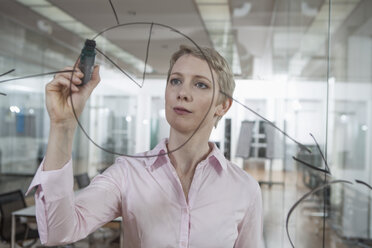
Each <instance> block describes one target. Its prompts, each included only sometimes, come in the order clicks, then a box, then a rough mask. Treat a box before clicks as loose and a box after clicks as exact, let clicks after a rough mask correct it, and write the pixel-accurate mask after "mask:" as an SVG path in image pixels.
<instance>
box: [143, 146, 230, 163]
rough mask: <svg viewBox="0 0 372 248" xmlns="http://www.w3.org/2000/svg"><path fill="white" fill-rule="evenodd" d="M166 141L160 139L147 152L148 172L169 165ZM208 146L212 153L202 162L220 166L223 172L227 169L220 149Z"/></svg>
mask: <svg viewBox="0 0 372 248" xmlns="http://www.w3.org/2000/svg"><path fill="white" fill-rule="evenodd" d="M167 143H168V139H162V140H161V141H160V142H159V144H158V145H156V147H155V148H154V149H152V150H151V151H149V152H147V154H146V155H148V156H150V157H149V158H148V160H147V161H146V168H147V169H150V170H154V169H156V168H159V167H160V166H162V165H164V164H166V163H170V160H169V157H168V154H167V153H168V149H167V145H166V144H167ZM209 145H210V146H211V147H212V151H211V152H210V153H209V155H208V157H207V158H206V159H205V160H204V161H206V160H208V161H209V163H210V164H211V165H213V166H216V165H217V166H220V167H221V168H222V169H223V170H226V168H227V161H226V158H225V156H224V155H223V153H222V152H221V150H220V149H218V147H217V146H216V144H215V143H213V142H209Z"/></svg>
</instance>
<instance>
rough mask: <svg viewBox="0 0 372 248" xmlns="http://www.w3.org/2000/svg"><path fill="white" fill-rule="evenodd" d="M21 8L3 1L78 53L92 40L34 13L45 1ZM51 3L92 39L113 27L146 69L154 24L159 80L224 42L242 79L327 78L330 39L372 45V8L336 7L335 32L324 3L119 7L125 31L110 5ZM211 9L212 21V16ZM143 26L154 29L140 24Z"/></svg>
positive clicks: (356, 0)
mask: <svg viewBox="0 0 372 248" xmlns="http://www.w3.org/2000/svg"><path fill="white" fill-rule="evenodd" d="M19 1H20V2H17V1H14V0H2V1H0V11H1V12H3V14H5V15H8V16H9V17H11V18H12V19H14V20H16V21H17V22H19V23H22V24H23V25H27V26H28V27H30V28H33V29H37V30H39V31H40V28H41V27H40V25H39V26H38V25H37V23H38V21H39V20H40V19H42V20H44V21H45V22H46V23H47V25H49V26H48V27H50V30H49V31H48V32H49V35H51V36H53V38H54V39H56V40H58V41H60V42H61V43H63V44H65V45H67V46H71V47H72V48H73V50H75V51H79V50H80V49H81V45H82V42H83V40H84V39H83V37H84V35H82V34H77V33H74V32H73V31H71V30H66V28H63V26H61V23H59V22H58V21H56V20H53V18H52V17H51V16H52V13H53V12H50V13H51V14H50V15H49V17H48V15H44V16H43V15H40V13H37V12H35V11H34V10H35V9H33V8H39V9H40V8H43V7H44V8H46V10H47V8H49V7H50V6H40V4H39V3H38V1H37V0H23V1H21V0H19ZM43 1H45V2H47V3H48V4H50V5H52V6H55V7H57V8H58V9H60V10H62V11H63V12H65V13H66V14H68V15H69V16H71V17H72V18H73V19H74V20H76V21H78V22H80V23H81V24H83V25H84V26H86V27H88V28H89V29H90V30H92V31H93V32H90V33H86V36H85V38H92V35H94V33H100V32H102V31H103V30H105V29H106V28H109V27H113V29H111V30H109V31H106V32H104V33H102V34H101V35H100V38H101V37H102V38H103V37H104V39H103V40H104V41H109V42H110V43H111V44H113V45H114V46H115V47H116V50H115V51H117V49H122V50H123V51H125V52H126V53H128V54H130V55H131V56H133V57H134V58H136V59H138V60H140V61H145V60H146V51H147V45H148V40H149V34H150V28H151V23H154V25H153V26H152V32H151V42H150V44H149V53H148V61H147V62H148V65H149V68H148V70H147V73H149V74H152V75H153V76H157V75H164V74H165V73H166V72H167V69H168V66H169V57H170V55H171V54H172V53H173V52H174V51H175V50H176V49H177V48H178V47H179V45H180V44H190V45H192V44H193V43H192V42H195V43H196V44H197V45H199V46H217V45H216V44H219V43H218V42H217V41H218V40H220V41H221V43H223V41H225V43H226V41H227V43H229V44H230V43H231V44H233V47H231V46H230V49H229V50H226V51H228V53H229V52H230V51H231V53H232V51H234V49H235V50H236V54H235V55H231V54H226V53H223V52H222V53H223V54H224V55H225V56H226V57H229V58H231V59H230V61H229V62H231V63H232V64H233V61H234V59H235V60H236V61H237V64H238V66H239V69H238V70H235V66H234V71H235V73H236V74H237V76H238V77H242V78H255V77H260V76H262V75H280V74H284V73H286V74H290V75H293V76H298V77H310V78H321V77H324V76H325V75H326V74H327V72H326V68H327V66H326V65H327V57H328V50H327V44H328V42H327V41H328V39H327V38H328V32H329V33H330V34H331V37H337V40H335V39H333V40H332V42H333V43H336V42H338V43H342V44H344V45H345V43H347V37H349V36H350V35H352V34H359V35H363V36H367V37H372V16H371V14H370V13H371V12H370V10H372V4H371V3H372V1H370V0H348V1H345V0H333V1H332V19H331V20H332V22H331V24H332V26H331V28H330V29H329V26H328V17H329V15H328V7H329V6H328V1H324V0H302V1H299V0H230V1H228V0H195V1H193V0H156V1H155V0H153V1H148V0H146V1H145V0H112V4H113V6H114V9H115V11H116V13H117V17H118V21H119V23H120V24H127V25H121V26H120V25H119V26H117V20H116V18H115V15H114V12H113V9H112V7H111V5H110V2H109V0H63V1H61V0H43ZM21 2H23V3H21ZM25 2H27V4H25ZM207 7H208V8H209V12H208V16H206V14H204V10H205V9H206V8H207ZM222 7H226V8H225V9H227V10H228V13H226V11H225V12H223V8H222ZM368 9H369V12H367V11H368ZM46 13H48V12H46ZM222 16H223V18H221V17H222ZM49 18H50V19H49ZM136 22H141V23H143V22H145V23H146V24H133V23H136ZM39 24H40V23H39ZM158 24H162V25H165V26H162V25H158ZM115 26H117V27H115ZM166 26H169V27H171V28H173V29H175V30H178V31H179V33H178V32H174V30H172V29H170V28H168V27H166ZM213 28H214V29H213ZM103 40H102V43H101V42H100V40H99V39H97V47H99V48H101V50H103V51H105V49H107V55H109V56H110V57H111V58H113V60H114V61H116V62H117V63H118V64H119V65H120V66H121V67H124V68H127V69H128V70H130V71H131V72H132V73H135V74H137V75H141V68H140V67H136V66H134V65H133V64H132V63H130V62H128V61H129V60H126V59H123V58H122V57H120V56H119V55H118V54H117V53H115V52H114V50H110V49H109V48H108V45H105V43H104V42H103ZM230 55H231V56H230ZM331 56H332V55H331ZM331 59H332V57H331ZM337 59H342V58H341V57H340V58H337ZM142 66H143V65H142ZM341 71H342V70H341Z"/></svg>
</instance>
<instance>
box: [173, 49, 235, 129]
mask: <svg viewBox="0 0 372 248" xmlns="http://www.w3.org/2000/svg"><path fill="white" fill-rule="evenodd" d="M186 54H189V55H192V56H195V57H197V58H199V59H202V60H204V61H207V63H208V64H209V65H210V67H211V68H212V69H213V71H214V72H215V73H216V74H217V79H215V81H217V82H218V85H219V86H220V91H222V92H223V94H221V93H220V92H218V100H217V103H218V104H220V103H222V102H224V101H226V100H227V99H228V98H230V97H232V95H233V93H234V89H235V81H234V75H233V73H232V70H231V68H230V66H229V64H228V63H227V61H226V60H225V59H224V58H223V57H222V56H221V55H220V54H219V53H218V52H217V51H216V50H214V49H212V48H208V47H191V46H186V45H181V46H180V48H179V50H178V51H176V52H175V53H173V55H172V57H171V59H170V66H169V70H168V76H167V82H168V81H169V76H170V74H171V72H172V68H173V65H174V64H175V63H176V61H177V60H178V59H179V58H180V57H181V56H183V55H186ZM221 118H222V117H221V116H219V117H218V118H217V120H216V122H215V124H214V126H215V127H217V124H218V122H219V121H220V119H221Z"/></svg>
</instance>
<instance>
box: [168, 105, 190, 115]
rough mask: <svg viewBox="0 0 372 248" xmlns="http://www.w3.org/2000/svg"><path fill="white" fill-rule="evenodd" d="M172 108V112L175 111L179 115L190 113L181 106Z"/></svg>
mask: <svg viewBox="0 0 372 248" xmlns="http://www.w3.org/2000/svg"><path fill="white" fill-rule="evenodd" d="M173 110H174V112H176V113H177V114H180V115H185V114H190V113H192V112H191V111H190V110H188V109H185V108H183V107H174V108H173Z"/></svg>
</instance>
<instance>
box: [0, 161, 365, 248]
mask: <svg viewBox="0 0 372 248" xmlns="http://www.w3.org/2000/svg"><path fill="white" fill-rule="evenodd" d="M262 168H263V167H262V166H255V165H253V166H252V165H250V166H245V169H246V170H247V171H248V172H249V173H250V174H251V175H252V176H253V177H255V178H256V179H257V180H258V181H261V182H262V181H268V180H269V174H268V172H267V171H265V170H263V169H262ZM31 179H32V178H30V177H24V178H23V177H16V176H0V192H5V191H9V190H13V189H16V188H21V189H22V190H23V191H25V190H26V189H27V187H28V185H29V183H30V182H31ZM271 180H272V181H275V182H281V183H283V184H275V185H272V186H271V187H270V186H269V185H267V184H262V185H261V189H262V197H263V207H264V241H265V248H287V247H289V248H291V247H292V246H291V244H290V242H289V239H288V237H287V232H286V228H285V227H286V218H287V214H288V212H289V210H290V208H291V207H292V206H293V204H294V203H295V202H296V201H297V200H298V199H300V198H301V196H303V195H304V194H305V193H306V192H307V191H308V189H307V188H306V187H305V186H304V185H303V184H302V178H301V175H300V173H298V172H296V171H292V172H286V173H283V172H281V171H274V172H273V173H272V179H271ZM32 201H33V200H32V198H28V199H27V202H28V204H32ZM322 206H323V205H322V201H320V200H319V199H317V198H316V197H312V198H310V199H308V200H306V201H305V202H303V203H301V204H300V205H299V206H298V208H296V209H295V210H294V211H293V214H292V215H291V217H290V220H289V224H288V227H289V228H288V230H289V233H290V236H291V239H292V241H293V243H294V247H296V248H348V247H362V248H366V247H372V245H371V244H370V245H367V244H362V243H360V242H359V244H357V243H358V242H357V240H344V239H342V238H340V237H339V236H338V235H337V234H336V232H335V230H334V229H333V228H330V227H329V221H328V220H327V221H325V223H323V217H322V216H320V215H321V213H322V210H323V207H322ZM323 225H324V228H323ZM323 229H324V233H325V237H326V238H325V239H324V245H323ZM117 235H118V233H117V231H115V230H110V229H105V230H103V231H102V230H100V231H98V232H95V233H94V234H93V235H90V237H89V238H87V239H84V240H82V241H79V242H77V243H75V244H74V246H73V247H77V248H85V247H113V248H115V247H119V244H118V243H117V242H111V241H112V240H113V239H114V238H115V237H116V236H117ZM39 245H40V243H37V244H36V245H34V246H33V247H38V246H39ZM9 247H10V245H9V244H5V243H1V242H0V248H9ZM69 247H71V246H69ZM66 248H68V247H66Z"/></svg>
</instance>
